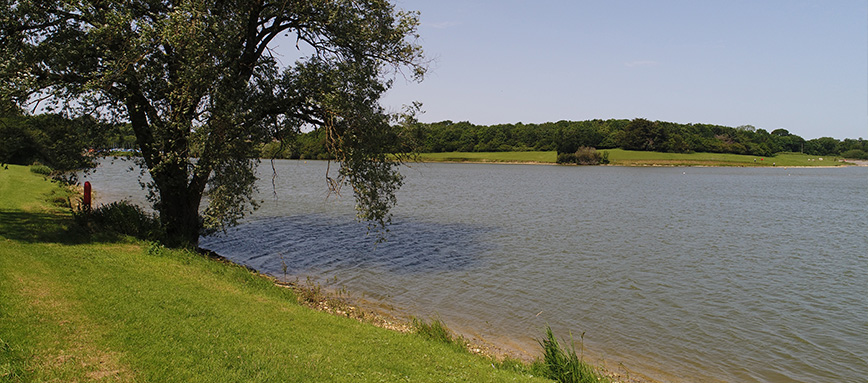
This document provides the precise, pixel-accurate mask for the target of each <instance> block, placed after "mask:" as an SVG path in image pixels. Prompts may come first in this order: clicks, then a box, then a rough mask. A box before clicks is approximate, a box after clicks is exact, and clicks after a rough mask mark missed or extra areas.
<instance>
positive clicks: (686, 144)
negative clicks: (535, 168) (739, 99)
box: [263, 118, 868, 159]
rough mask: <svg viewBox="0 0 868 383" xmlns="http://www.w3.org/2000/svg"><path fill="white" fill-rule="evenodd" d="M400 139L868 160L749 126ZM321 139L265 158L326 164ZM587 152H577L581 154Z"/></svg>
mask: <svg viewBox="0 0 868 383" xmlns="http://www.w3.org/2000/svg"><path fill="white" fill-rule="evenodd" d="M404 129H405V132H404V134H403V135H402V136H403V137H405V140H408V141H411V142H410V144H411V145H410V146H411V147H413V148H415V150H416V151H417V152H420V153H440V152H504V151H537V150H538V151H557V152H558V153H559V154H562V153H569V154H575V153H578V152H580V148H595V149H613V148H621V149H627V150H643V151H658V152H672V153H690V152H711V153H733V154H750V155H757V156H773V155H774V154H775V153H780V152H797V153H798V152H802V153H806V154H811V155H817V156H842V157H846V158H862V159H868V141H866V140H864V139H862V138H859V139H849V138H848V139H845V140H838V139H835V138H832V137H822V138H816V139H812V140H805V139H803V138H802V137H799V136H798V135H795V134H792V133H790V132H789V131H787V130H786V129H775V130H773V131H771V132H769V131H766V130H765V129H757V128H755V127H753V126H750V125H744V126H739V127H736V128H732V127H727V126H720V125H710V124H679V123H674V122H664V121H649V120H646V119H641V118H640V119H634V120H616V119H611V120H588V121H558V122H547V123H542V124H522V123H517V124H501V125H488V126H487V125H474V124H471V123H469V122H466V121H465V122H452V121H441V122H435V123H417V124H413V125H411V126H407V127H404ZM324 142H325V139H324V136H323V133H322V132H320V131H313V132H310V133H306V134H302V135H299V136H298V137H296V140H295V142H294V143H292V144H291V145H290V144H286V145H281V144H280V143H277V142H274V143H270V144H268V145H266V146H265V150H264V152H263V154H264V156H265V157H278V158H295V159H298V158H302V159H325V158H328V155H327V154H326V150H325V144H324ZM586 152H587V149H582V153H586Z"/></svg>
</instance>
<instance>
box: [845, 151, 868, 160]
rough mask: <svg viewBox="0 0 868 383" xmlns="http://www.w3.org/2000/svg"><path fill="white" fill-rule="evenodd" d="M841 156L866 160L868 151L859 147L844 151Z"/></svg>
mask: <svg viewBox="0 0 868 383" xmlns="http://www.w3.org/2000/svg"><path fill="white" fill-rule="evenodd" d="M841 157H844V158H850V159H856V160H868V152H865V151H863V150H859V149H851V150H848V151H846V152H844V153H841Z"/></svg>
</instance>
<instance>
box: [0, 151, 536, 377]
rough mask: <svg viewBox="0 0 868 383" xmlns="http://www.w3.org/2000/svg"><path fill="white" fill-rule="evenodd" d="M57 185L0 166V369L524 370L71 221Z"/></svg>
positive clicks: (424, 373) (201, 259)
mask: <svg viewBox="0 0 868 383" xmlns="http://www.w3.org/2000/svg"><path fill="white" fill-rule="evenodd" d="M58 190H60V189H59V187H58V186H57V185H55V184H52V183H50V182H48V181H46V180H44V178H43V177H40V176H38V175H35V174H33V173H30V172H29V170H28V169H27V168H25V167H19V166H10V167H9V170H0V382H31V381H32V382H42V381H64V382H66V381H93V380H101V381H113V382H115V381H116V382H129V381H141V382H151V381H153V382H180V381H183V382H234V381H257V382H267V381H275V382H287V381H312V382H314V381H315V382H330V381H333V382H345V381H354V382H365V381H376V382H380V381H387V382H394V381H421V382H429V381H430V382H434V381H437V382H441V381H535V379H536V378H532V377H529V376H527V375H526V374H522V373H517V372H514V371H509V370H504V369H497V368H493V367H492V363H491V362H490V361H489V360H488V359H487V358H484V357H480V356H475V355H472V354H469V353H467V352H460V351H458V350H456V349H455V348H454V347H453V346H451V345H449V344H444V343H441V342H437V341H429V340H426V339H424V338H423V337H421V336H418V335H415V334H403V333H398V332H393V331H389V330H384V329H380V328H377V327H374V326H371V325H368V324H364V323H360V322H358V321H355V320H352V319H348V318H342V317H338V316H334V315H329V314H326V313H322V312H318V311H314V310H311V309H308V308H306V307H304V306H301V305H299V304H298V303H297V301H296V297H295V296H294V295H293V293H292V292H291V291H290V290H288V289H285V288H282V287H279V286H275V285H274V284H273V283H272V282H271V280H269V279H267V278H264V277H262V276H259V275H257V274H255V273H252V272H250V271H249V270H247V269H245V268H242V267H240V266H235V265H231V264H227V263H225V262H219V261H215V260H212V259H210V258H207V257H205V256H202V255H199V254H196V253H192V252H187V251H176V250H169V249H165V248H162V247H160V246H158V245H154V244H149V243H146V242H141V241H136V240H133V239H129V238H127V237H124V238H120V239H104V238H103V239H99V240H96V239H94V237H92V236H89V235H88V234H86V233H85V232H84V231H82V230H79V229H77V227H76V226H75V225H74V223H73V220H72V217H71V214H70V213H69V209H68V208H62V207H60V206H57V205H55V204H53V203H49V202H46V201H47V200H49V199H55V200H60V198H58V197H57V196H58V195H62V194H63V193H64V192H62V191H58Z"/></svg>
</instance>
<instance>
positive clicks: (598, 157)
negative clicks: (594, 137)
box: [558, 146, 609, 165]
mask: <svg viewBox="0 0 868 383" xmlns="http://www.w3.org/2000/svg"><path fill="white" fill-rule="evenodd" d="M558 163H559V164H577V165H602V164H608V163H609V152H602V154H601V152H598V151H597V149H596V148H591V147H587V146H582V147H579V149H578V150H576V152H575V153H558Z"/></svg>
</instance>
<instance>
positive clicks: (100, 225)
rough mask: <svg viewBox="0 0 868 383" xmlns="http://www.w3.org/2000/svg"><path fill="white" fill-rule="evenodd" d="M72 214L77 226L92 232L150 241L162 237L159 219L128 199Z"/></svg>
mask: <svg viewBox="0 0 868 383" xmlns="http://www.w3.org/2000/svg"><path fill="white" fill-rule="evenodd" d="M73 215H74V217H75V221H76V222H77V223H78V224H79V226H81V227H83V228H85V229H86V230H88V231H89V232H91V233H94V234H97V233H103V234H121V235H129V236H132V237H135V238H138V239H143V240H152V241H153V240H159V239H161V238H162V237H163V230H162V226H161V225H160V220H159V219H158V218H157V217H156V216H155V215H154V214H150V213H147V212H145V211H144V209H142V208H141V207H139V206H138V205H134V204H132V203H130V202H128V201H118V202H112V203H110V204H108V205H102V206H100V207H98V208H96V209H92V210H86V209H80V210H78V211H76V212H74V214H73Z"/></svg>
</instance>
